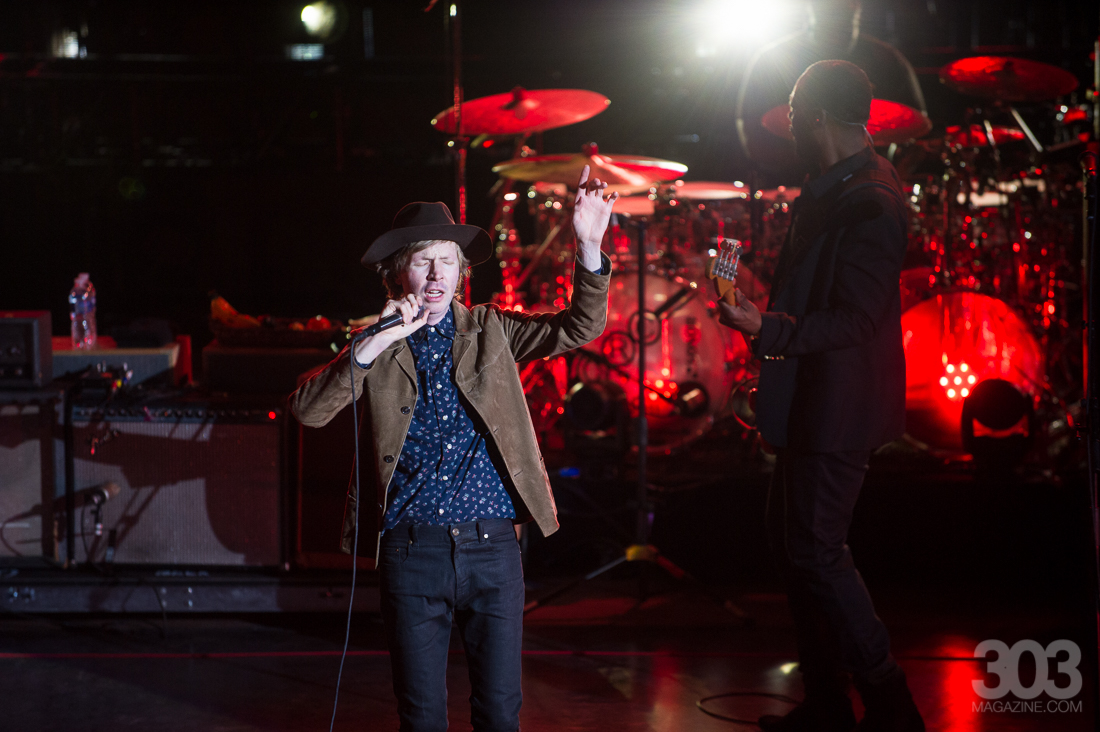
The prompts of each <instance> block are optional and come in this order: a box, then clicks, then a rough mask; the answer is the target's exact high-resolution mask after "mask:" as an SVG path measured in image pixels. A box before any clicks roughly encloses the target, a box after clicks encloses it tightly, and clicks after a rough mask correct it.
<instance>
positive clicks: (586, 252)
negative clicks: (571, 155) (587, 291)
mask: <svg viewBox="0 0 1100 732" xmlns="http://www.w3.org/2000/svg"><path fill="white" fill-rule="evenodd" d="M588 172H589V167H588V166H587V165H586V166H584V170H582V171H581V179H580V182H578V183H577V197H576V198H575V199H574V200H573V234H574V235H576V237H577V256H579V257H580V259H581V264H583V265H584V266H585V267H587V268H588V269H589V270H591V271H593V272H598V271H599V270H600V266H601V263H600V244H601V243H602V242H603V235H604V232H606V231H607V224H608V222H609V221H610V220H611V209H612V208H614V206H615V201H617V200H619V194H618V193H612V194H611V195H610V196H608V197H607V198H604V195H603V192H604V189H606V188H607V184H606V183H603V182H601V181H600V179H599V178H593V179H592V180H589V179H588Z"/></svg>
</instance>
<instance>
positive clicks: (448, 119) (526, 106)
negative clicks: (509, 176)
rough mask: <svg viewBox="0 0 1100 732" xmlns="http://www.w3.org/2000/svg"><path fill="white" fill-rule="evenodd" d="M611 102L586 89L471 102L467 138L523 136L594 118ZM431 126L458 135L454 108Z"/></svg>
mask: <svg viewBox="0 0 1100 732" xmlns="http://www.w3.org/2000/svg"><path fill="white" fill-rule="evenodd" d="M609 104H611V100H610V99H608V98H607V97H605V96H604V95H603V94H597V93H596V92H591V91H585V90H584V89H524V88H523V87H520V86H517V87H516V88H515V89H513V90H512V91H510V92H508V93H506V94H494V95H492V96H489V97H481V98H480V99H471V100H470V101H468V102H465V103H463V105H462V134H464V135H522V134H524V133H527V132H541V131H543V130H550V129H553V128H555V127H564V126H565V125H571V124H573V123H574V122H581V121H583V120H586V119H588V118H589V117H595V116H596V115H597V114H599V113H600V112H602V111H604V110H605V109H607V105H609ZM432 127H435V128H436V129H437V130H441V131H443V132H447V133H449V134H452V135H453V134H455V108H454V107H448V108H447V109H444V110H443V111H442V112H440V113H439V114H437V115H436V116H435V118H434V119H432Z"/></svg>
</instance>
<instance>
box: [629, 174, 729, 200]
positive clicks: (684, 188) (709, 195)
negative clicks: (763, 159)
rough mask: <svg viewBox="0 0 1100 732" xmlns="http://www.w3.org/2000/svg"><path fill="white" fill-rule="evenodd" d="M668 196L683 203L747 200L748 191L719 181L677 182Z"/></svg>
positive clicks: (670, 189) (670, 188) (671, 187)
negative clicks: (683, 201)
mask: <svg viewBox="0 0 1100 732" xmlns="http://www.w3.org/2000/svg"><path fill="white" fill-rule="evenodd" d="M668 195H669V196H671V197H672V198H679V199H682V200H685V201H725V200H728V199H730V198H748V197H749V189H748V186H746V185H745V184H744V183H742V184H741V185H737V184H735V183H724V182H721V181H706V180H692V181H682V180H678V181H676V182H675V183H673V184H672V185H671V186H670V187H669V190H668ZM616 205H617V204H616Z"/></svg>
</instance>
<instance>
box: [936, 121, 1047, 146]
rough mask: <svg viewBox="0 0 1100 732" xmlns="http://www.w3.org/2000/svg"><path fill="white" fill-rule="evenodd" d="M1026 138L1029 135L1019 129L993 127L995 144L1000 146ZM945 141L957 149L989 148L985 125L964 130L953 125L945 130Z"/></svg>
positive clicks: (972, 126) (971, 126)
mask: <svg viewBox="0 0 1100 732" xmlns="http://www.w3.org/2000/svg"><path fill="white" fill-rule="evenodd" d="M1026 138H1027V135H1025V134H1024V131H1023V130H1021V129H1019V128H1016V127H1001V126H998V125H993V142H995V143H997V144H998V145H1004V144H1005V143H1006V142H1014V141H1016V140H1024V139H1026ZM944 140H946V141H947V143H948V144H950V145H953V146H956V147H987V146H988V145H989V137H988V136H987V135H986V132H985V126H984V125H970V128H969V129H964V128H963V127H962V126H960V125H951V126H950V127H948V128H946V129H945V130H944Z"/></svg>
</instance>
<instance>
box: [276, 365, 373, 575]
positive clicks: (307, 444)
mask: <svg viewBox="0 0 1100 732" xmlns="http://www.w3.org/2000/svg"><path fill="white" fill-rule="evenodd" d="M318 370H320V369H314V370H313V371H311V372H309V374H305V375H303V376H308V375H310V374H312V373H315V372H316V371H318ZM302 381H304V378H300V379H299V384H300V383H301V382H302ZM288 421H289V423H290V424H291V425H293V429H294V430H296V431H297V438H298V454H297V461H298V464H297V470H296V471H295V474H296V476H297V480H296V486H295V491H294V502H293V509H294V511H295V517H296V521H295V542H294V563H295V564H296V565H297V566H299V567H311V568H329V569H337V568H340V569H351V556H350V555H348V554H344V553H343V552H341V551H340V536H341V532H342V530H343V525H344V504H345V502H346V501H347V493H348V486H349V483H350V480H351V477H352V476H351V470H352V463H353V462H354V461H355V444H354V443H353V442H352V439H353V437H354V434H355V433H354V431H353V428H352V413H351V407H350V406H348V407H345V408H344V409H342V410H341V411H340V412H339V413H338V414H337V415H336V416H335V417H333V418H332V421H330V422H329V423H328V424H327V425H325V426H324V427H303V426H302V425H301V424H299V423H298V422H297V421H296V420H294V419H293V417H291V418H290V419H289V420H288ZM359 457H360V459H361V460H363V461H364V463H367V461H369V460H370V459H371V456H370V446H369V443H368V444H361V445H360V449H359ZM359 511H360V515H359V520H360V529H359V557H360V558H359V567H360V568H365V569H373V568H374V548H375V544H374V542H375V534H376V532H377V531H378V523H379V515H378V514H379V511H378V503H377V501H376V500H375V497H374V496H373V495H370V496H368V497H367V499H366V500H363V501H361V502H360V504H359Z"/></svg>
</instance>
